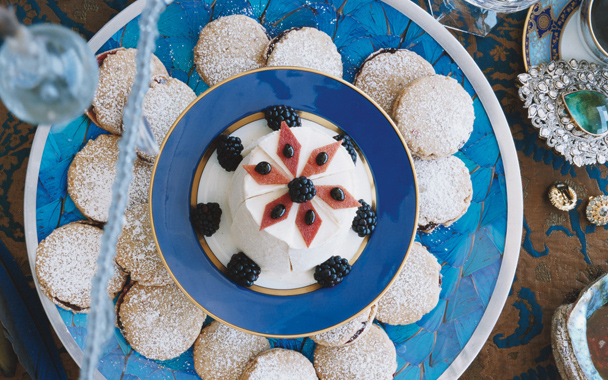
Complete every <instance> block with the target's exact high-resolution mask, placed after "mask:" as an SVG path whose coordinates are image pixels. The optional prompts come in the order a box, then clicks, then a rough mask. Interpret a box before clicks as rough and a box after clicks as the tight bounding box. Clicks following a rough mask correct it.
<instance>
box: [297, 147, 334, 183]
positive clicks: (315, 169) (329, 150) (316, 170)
mask: <svg viewBox="0 0 608 380" xmlns="http://www.w3.org/2000/svg"><path fill="white" fill-rule="evenodd" d="M340 145H342V141H336V142H335V143H333V144H329V145H325V146H322V147H320V148H317V149H315V150H313V151H312V153H311V154H310V157H308V162H307V163H306V166H305V167H304V170H302V174H300V175H303V176H304V177H310V176H311V175H315V174H320V173H323V172H324V171H325V170H326V169H327V167H328V166H329V163H330V162H331V160H332V159H333V158H334V156H335V155H336V152H337V151H338V148H340ZM321 153H325V154H327V159H326V160H325V161H324V162H323V163H322V164H321V165H319V164H318V163H317V156H318V155H319V154H321Z"/></svg>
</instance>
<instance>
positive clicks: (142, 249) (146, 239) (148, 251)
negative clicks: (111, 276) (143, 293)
mask: <svg viewBox="0 0 608 380" xmlns="http://www.w3.org/2000/svg"><path fill="white" fill-rule="evenodd" d="M116 262H117V263H118V265H120V266H121V267H122V268H123V269H124V270H126V271H127V272H129V274H130V275H131V280H132V281H137V282H139V283H140V284H142V285H156V286H160V285H168V284H171V283H173V280H172V279H171V276H169V273H168V272H167V269H166V268H165V266H164V264H163V263H162V261H161V259H160V256H159V254H158V251H157V250H156V243H155V242H154V237H153V234H152V225H151V224H150V214H149V212H148V205H146V204H139V205H135V206H133V208H131V209H130V210H127V212H126V213H125V225H124V227H123V229H122V233H121V235H120V237H119V238H118V244H117V246H116Z"/></svg>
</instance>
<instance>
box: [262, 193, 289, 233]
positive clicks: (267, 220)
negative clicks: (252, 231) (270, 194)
mask: <svg viewBox="0 0 608 380" xmlns="http://www.w3.org/2000/svg"><path fill="white" fill-rule="evenodd" d="M278 205H283V206H285V212H283V215H281V216H280V217H278V218H276V219H273V218H272V210H274V208H275V207H277V206H278ZM292 205H293V202H292V201H291V197H290V196H289V193H287V194H285V195H283V196H282V197H280V198H277V199H275V200H274V201H272V202H270V203H268V204H267V205H266V207H265V208H264V215H262V223H261V225H260V231H262V230H263V229H264V228H266V227H270V226H272V225H273V224H277V223H279V222H281V221H283V220H285V219H287V216H288V215H289V211H290V210H291V206H292Z"/></svg>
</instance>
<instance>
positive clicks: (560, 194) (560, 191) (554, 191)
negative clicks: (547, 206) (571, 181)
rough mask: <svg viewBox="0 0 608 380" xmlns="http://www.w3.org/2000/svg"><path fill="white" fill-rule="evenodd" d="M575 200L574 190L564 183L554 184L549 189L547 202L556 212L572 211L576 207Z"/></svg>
mask: <svg viewBox="0 0 608 380" xmlns="http://www.w3.org/2000/svg"><path fill="white" fill-rule="evenodd" d="M577 199H578V198H577V196H576V192H575V191H574V189H573V188H572V187H571V186H569V185H568V184H566V183H564V182H555V183H554V184H553V186H551V188H549V200H550V201H551V204H552V205H553V206H555V207H556V208H557V209H558V210H562V211H570V210H572V209H573V208H574V207H576V201H577Z"/></svg>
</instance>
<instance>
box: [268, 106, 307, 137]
mask: <svg viewBox="0 0 608 380" xmlns="http://www.w3.org/2000/svg"><path fill="white" fill-rule="evenodd" d="M264 116H265V117H266V122H267V123H268V128H270V129H272V130H273V131H278V130H279V129H281V122H283V121H284V122H286V123H287V125H288V126H289V127H290V128H293V127H300V126H302V121H301V120H300V116H299V115H298V113H297V112H296V110H294V109H293V108H291V107H289V106H274V107H270V108H267V109H266V111H264Z"/></svg>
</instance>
